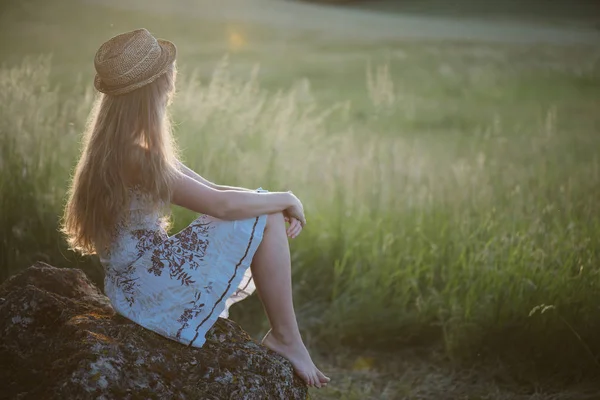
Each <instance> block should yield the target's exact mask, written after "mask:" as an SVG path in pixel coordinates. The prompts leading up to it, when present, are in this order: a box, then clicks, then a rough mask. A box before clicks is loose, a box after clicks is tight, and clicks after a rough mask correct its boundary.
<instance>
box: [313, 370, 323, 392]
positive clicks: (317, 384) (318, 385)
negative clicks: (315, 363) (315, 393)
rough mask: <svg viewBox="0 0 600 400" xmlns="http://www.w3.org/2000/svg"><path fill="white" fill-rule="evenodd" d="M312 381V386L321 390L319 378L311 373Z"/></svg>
mask: <svg viewBox="0 0 600 400" xmlns="http://www.w3.org/2000/svg"><path fill="white" fill-rule="evenodd" d="M312 379H313V384H314V385H315V386H316V387H318V388H319V389H320V388H321V381H320V380H319V377H318V376H317V374H315V373H313V374H312Z"/></svg>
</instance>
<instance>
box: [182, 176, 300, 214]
mask: <svg viewBox="0 0 600 400" xmlns="http://www.w3.org/2000/svg"><path fill="white" fill-rule="evenodd" d="M171 202H172V203H173V204H177V205H178V206H181V207H185V208H187V209H189V210H192V211H195V212H197V213H201V214H208V215H211V216H213V217H216V218H219V219H224V220H238V219H247V218H253V217H257V216H259V215H263V214H272V213H276V212H281V211H284V210H288V211H290V212H292V213H293V214H295V215H292V216H293V217H294V218H298V219H299V220H300V221H301V223H302V224H304V223H305V222H306V220H305V218H304V213H303V212H302V204H301V203H300V201H299V200H298V199H297V198H296V197H295V196H294V195H293V194H291V193H288V192H271V193H258V192H255V191H240V190H217V189H215V188H213V187H210V186H208V185H206V184H204V183H202V182H198V181H196V180H194V179H192V178H190V177H189V176H187V175H185V174H183V173H182V174H180V175H179V178H178V179H176V180H175V182H174V184H173V196H172V198H171Z"/></svg>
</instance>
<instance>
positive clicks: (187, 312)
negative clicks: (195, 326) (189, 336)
mask: <svg viewBox="0 0 600 400" xmlns="http://www.w3.org/2000/svg"><path fill="white" fill-rule="evenodd" d="M201 297H202V292H199V291H198V292H196V294H195V295H194V300H193V301H190V303H192V306H191V307H188V308H185V309H184V310H183V313H182V314H181V316H180V317H179V318H178V319H177V322H179V323H181V324H182V325H181V327H180V328H179V329H178V330H177V334H176V335H175V337H177V338H179V339H180V338H181V332H182V331H183V330H184V329H185V328H187V327H188V326H190V324H189V320H190V319H192V318H196V317H197V316H198V315H200V313H201V312H202V310H203V309H204V303H200V298H201Z"/></svg>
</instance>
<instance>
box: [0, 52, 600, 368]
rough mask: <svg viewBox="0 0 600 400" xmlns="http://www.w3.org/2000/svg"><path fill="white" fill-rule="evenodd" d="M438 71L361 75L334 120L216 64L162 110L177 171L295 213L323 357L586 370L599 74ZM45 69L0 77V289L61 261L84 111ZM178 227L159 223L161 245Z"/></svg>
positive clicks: (597, 295)
mask: <svg viewBox="0 0 600 400" xmlns="http://www.w3.org/2000/svg"><path fill="white" fill-rule="evenodd" d="M419 51H422V50H419ZM410 54H412V53H410ZM415 54H416V57H425V56H423V54H425V53H419V52H416V53H415ZM443 57H444V59H445V60H446V62H447V63H449V64H448V65H447V66H446V68H445V69H442V70H441V72H439V73H437V74H435V73H434V71H433V70H430V71H429V72H430V80H429V81H427V82H425V81H424V82H423V83H421V82H419V81H418V80H416V79H415V78H416V77H417V76H419V75H420V74H422V72H421V71H420V70H418V69H417V68H416V65H417V64H418V65H423V64H421V63H422V62H423V60H424V58H419V61H418V63H417V64H409V65H407V67H406V69H405V73H406V75H405V76H394V75H393V74H392V70H393V63H385V64H383V65H382V66H375V67H372V66H369V67H368V69H367V74H366V78H365V77H364V75H363V77H361V78H360V79H361V82H363V83H364V82H366V84H361V85H362V86H361V87H360V88H358V89H357V88H356V86H355V89H354V91H353V92H352V93H354V95H352V96H349V98H348V99H347V98H344V97H342V96H338V98H337V100H336V101H334V102H330V101H327V102H325V101H323V100H322V98H320V97H319V96H317V95H315V91H314V90H313V89H312V88H311V85H310V82H309V81H308V80H299V81H298V82H297V83H296V84H294V85H293V86H292V87H291V88H289V89H286V90H279V91H273V90H267V89H265V88H264V87H263V86H261V84H260V83H259V82H258V78H257V76H258V70H256V71H254V72H251V73H250V74H249V76H246V77H240V76H239V75H236V74H233V73H232V72H231V68H230V67H229V66H228V60H227V59H224V60H223V62H222V63H221V64H220V65H219V66H218V67H217V68H216V69H215V70H214V73H213V76H212V77H211V79H209V80H208V81H206V82H201V81H200V79H199V78H198V76H197V75H195V71H185V69H184V71H183V73H182V76H181V77H180V78H181V79H179V81H178V87H179V93H178V95H177V99H176V101H175V104H174V107H173V114H174V119H175V121H177V137H178V140H179V144H180V146H181V148H182V150H183V154H184V159H185V161H186V163H187V164H188V165H189V166H190V167H192V168H194V169H195V170H197V171H198V172H200V173H201V174H203V175H205V176H206V177H207V178H208V179H211V180H213V181H216V182H223V183H226V184H232V185H243V186H246V187H258V186H263V187H265V188H268V189H271V190H282V189H288V188H290V189H293V190H294V192H295V193H297V194H298V195H299V197H300V198H301V199H303V201H304V203H305V207H306V210H307V217H308V226H307V228H306V230H305V231H304V232H303V233H302V235H301V236H300V237H299V238H298V239H297V240H296V241H295V242H294V243H293V260H294V279H295V292H296V299H297V300H296V302H297V304H298V305H299V316H300V318H302V319H303V321H304V324H303V326H305V327H306V328H307V329H309V330H310V332H311V333H312V334H313V335H316V336H317V337H319V338H321V339H322V340H324V341H326V342H329V343H345V344H352V345H362V346H368V347H377V346H380V347H386V348H389V347H390V346H399V345H402V344H405V343H431V342H434V341H442V342H443V343H444V345H445V348H446V350H447V352H448V355H449V356H451V357H452V358H454V359H456V360H465V359H472V358H476V357H479V356H481V355H484V356H493V357H496V356H498V357H505V358H512V357H517V358H519V359H523V357H526V358H528V359H530V360H531V362H532V363H533V364H536V365H544V366H546V367H548V368H549V369H550V370H557V369H560V368H562V369H563V370H565V368H566V367H565V366H568V367H569V368H570V367H571V366H572V367H573V369H572V370H567V372H569V371H575V370H576V369H578V370H582V369H585V368H587V367H589V366H592V367H593V368H597V355H598V354H599V353H600V340H598V337H597V334H596V333H597V332H598V329H600V322H598V321H599V320H598V318H597V312H598V304H600V280H599V279H598V273H599V269H598V268H599V263H598V261H599V246H598V243H599V242H598V232H599V229H600V223H599V219H598V216H599V215H600V209H599V207H600V205H599V203H598V198H600V168H599V162H598V156H597V149H598V148H600V147H599V146H600V137H599V136H598V135H597V131H596V130H597V126H598V123H599V122H600V120H599V119H598V116H597V115H596V114H595V109H594V108H593V107H591V106H590V102H591V103H592V104H596V105H597V104H598V102H599V101H600V98H599V97H598V95H597V93H592V92H589V91H586V89H583V88H579V85H580V82H581V81H582V80H585V81H586V82H595V83H596V85H597V84H598V82H600V80H599V78H598V72H597V70H596V69H594V68H592V69H589V70H583V71H578V72H577V73H573V71H571V70H568V69H565V70H550V71H549V70H547V69H543V70H544V71H545V72H544V74H540V75H537V76H535V77H532V76H531V75H530V69H529V68H530V66H527V65H522V66H520V67H519V66H514V65H513V68H512V69H511V70H508V71H504V72H503V65H504V64H503V63H500V64H497V65H492V66H489V67H488V68H487V69H479V70H475V71H474V70H473V68H471V69H468V68H464V69H462V68H461V67H464V65H465V64H464V63H465V61H464V56H463V58H460V57H458V56H456V55H453V56H449V55H447V54H444V55H443ZM452 57H455V58H452ZM448 60H449V61H448ZM413 67H414V69H411V68H413ZM49 70H50V61H49V60H48V59H46V58H43V59H37V60H31V59H30V60H26V61H25V62H23V64H22V65H21V66H18V67H14V68H8V67H7V68H4V69H2V70H0V95H1V96H3V98H2V102H1V103H2V104H3V107H2V109H1V111H0V130H1V132H0V133H1V134H0V140H1V141H2V142H1V143H2V158H1V159H0V169H1V174H0V192H1V201H2V204H1V209H2V214H1V216H0V235H1V236H0V246H1V248H0V254H2V256H1V257H2V259H1V260H0V261H1V267H2V268H3V269H2V278H3V279H5V278H6V277H7V276H8V275H9V274H11V273H13V272H15V271H16V270H17V269H19V268H23V267H25V266H27V265H29V264H30V263H31V262H32V261H34V260H35V259H38V258H40V257H43V258H46V259H47V260H48V261H49V262H51V263H53V264H55V265H72V262H73V261H74V260H77V258H76V257H75V256H74V255H72V254H70V253H69V252H67V251H66V250H65V245H64V242H63V240H62V238H61V237H60V235H59V234H58V232H57V226H58V225H57V224H58V216H60V215H61V212H62V210H61V207H62V204H63V201H64V194H65V191H66V189H67V181H68V178H69V172H70V170H71V168H72V167H73V165H74V163H75V161H76V157H77V150H78V141H79V135H80V133H81V132H82V130H83V126H84V124H85V119H86V116H87V112H89V109H90V106H91V102H92V100H93V94H92V93H91V92H90V91H84V90H82V89H81V86H78V87H77V88H76V89H75V90H74V91H73V92H72V93H64V92H63V93H59V91H58V89H57V88H55V87H52V86H50V85H49ZM363 71H364V70H363ZM449 71H450V72H449ZM363 74H364V72H363ZM354 82H356V80H355V81H354ZM550 84H552V85H554V87H555V91H549V90H547V89H546V86H547V85H550ZM542 88H543V90H542ZM536 93H541V94H542V95H541V97H538V96H536ZM566 95H570V97H568V96H567V97H566ZM451 99H453V101H450V100H451ZM191 217H192V215H191V214H190V213H188V212H185V211H181V210H175V221H176V227H177V228H181V227H183V226H184V225H185V224H186V223H187V222H188V221H189V220H190V218H191ZM41 255H43V256H41ZM78 262H83V263H89V261H85V260H84V261H82V260H79V261H78ZM84 265H87V267H86V268H90V269H91V270H92V271H94V270H95V271H97V264H84ZM94 265H95V266H94ZM94 268H95V269H94ZM99 279H100V278H98V279H97V280H99ZM543 304H550V305H552V308H544V306H542V308H535V307H537V306H540V305H543ZM240 307H242V306H240ZM532 310H536V312H532ZM542 310H544V311H545V312H543V313H542V312H541V311H542ZM537 311H540V312H537Z"/></svg>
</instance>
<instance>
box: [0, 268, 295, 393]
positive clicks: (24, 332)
mask: <svg viewBox="0 0 600 400" xmlns="http://www.w3.org/2000/svg"><path fill="white" fill-rule="evenodd" d="M0 298H1V299H0V382H2V388H0V398H9V399H36V400H37V399H61V400H63V399H106V400H109V399H110V400H112V399H161V400H163V399H236V400H237V399H261V400H262V399H305V398H306V396H307V389H306V386H305V385H304V384H303V383H302V381H301V380H300V379H299V378H298V377H297V376H295V375H294V373H293V370H292V366H291V364H290V363H289V362H288V361H287V360H285V359H284V358H283V357H280V356H279V355H277V354H275V353H274V352H272V351H270V350H267V349H266V348H265V347H263V346H261V345H259V344H257V343H255V342H254V341H253V340H252V339H251V338H250V337H249V336H248V335H247V334H246V333H245V332H244V331H243V330H242V329H241V328H240V327H239V326H238V325H237V324H235V323H234V322H232V321H230V320H227V319H219V320H218V321H217V323H216V324H215V325H214V326H213V328H212V329H211V330H210V331H209V333H208V335H207V341H206V343H205V345H204V346H203V347H202V348H201V349H197V348H188V347H187V346H185V345H183V344H180V343H178V342H175V341H172V340H169V339H166V338H163V337H162V336H160V335H158V334H155V333H154V332H151V331H149V330H147V329H144V328H142V327H140V326H139V325H136V324H134V323H133V322H131V321H129V320H127V319H125V318H123V317H121V316H119V315H118V314H115V312H114V310H113V308H112V307H111V305H110V302H109V300H108V298H107V297H106V296H104V295H103V294H102V293H101V292H100V290H98V288H97V287H95V286H94V285H93V284H92V283H91V282H90V281H89V280H88V279H87V277H86V276H85V274H84V273H83V272H82V271H80V270H77V269H63V268H54V267H51V266H49V265H46V264H43V263H37V264H36V265H34V266H32V267H30V268H28V269H26V270H24V271H23V272H21V273H20V274H18V275H15V276H12V277H11V278H10V279H8V280H7V281H6V282H5V283H4V284H3V285H2V286H0Z"/></svg>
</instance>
